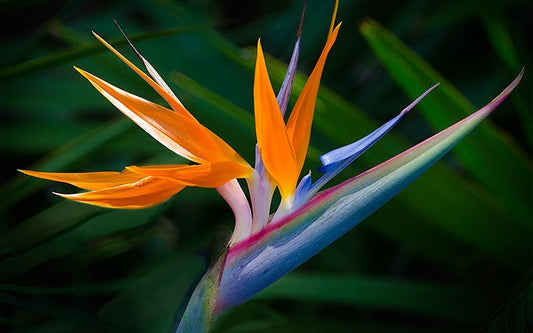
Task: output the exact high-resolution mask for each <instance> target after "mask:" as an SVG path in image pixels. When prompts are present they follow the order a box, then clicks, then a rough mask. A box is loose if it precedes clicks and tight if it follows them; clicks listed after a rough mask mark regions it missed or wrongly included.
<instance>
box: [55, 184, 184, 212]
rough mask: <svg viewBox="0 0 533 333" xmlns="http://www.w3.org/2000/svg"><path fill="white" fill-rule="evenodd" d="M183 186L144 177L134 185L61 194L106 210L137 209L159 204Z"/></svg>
mask: <svg viewBox="0 0 533 333" xmlns="http://www.w3.org/2000/svg"><path fill="white" fill-rule="evenodd" d="M184 187H185V185H182V184H178V183H176V182H173V181H171V180H168V179H161V178H153V177H145V178H143V179H141V180H139V181H137V182H135V183H132V184H126V185H120V186H116V187H111V188H107V189H102V190H98V191H92V192H86V193H78V194H61V193H55V194H57V195H59V196H61V197H63V198H66V199H70V200H74V201H79V202H83V203H86V204H90V205H95V206H100V207H108V208H127V209H138V208H146V207H151V206H154V205H157V204H158V203H161V202H163V201H165V200H167V199H168V198H170V197H171V196H173V195H174V194H176V193H178V192H179V191H181V190H182V189H183V188H184Z"/></svg>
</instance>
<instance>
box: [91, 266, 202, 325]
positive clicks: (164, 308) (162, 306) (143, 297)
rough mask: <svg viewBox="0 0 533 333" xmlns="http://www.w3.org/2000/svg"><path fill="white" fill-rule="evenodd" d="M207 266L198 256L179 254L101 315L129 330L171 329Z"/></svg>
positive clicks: (143, 278) (110, 304)
mask: <svg viewBox="0 0 533 333" xmlns="http://www.w3.org/2000/svg"><path fill="white" fill-rule="evenodd" d="M204 269H205V265H204V263H203V261H202V260H200V259H198V258H189V257H182V256H176V257H175V258H174V259H172V260H170V261H169V262H167V263H165V264H162V265H160V266H159V267H157V268H155V269H154V270H152V271H151V272H150V273H148V274H147V275H146V276H144V277H142V278H140V279H138V280H137V281H136V282H134V283H133V284H132V285H131V286H130V287H129V288H128V289H126V290H125V291H124V292H122V293H120V294H119V295H118V296H117V297H115V298H114V299H113V300H111V301H110V302H109V303H107V304H106V305H104V306H103V307H102V308H101V309H100V310H99V311H98V317H99V318H100V319H101V320H104V321H106V322H110V323H114V324H116V325H117V326H120V327H122V328H124V329H126V330H127V331H128V332H146V333H167V332H169V331H170V330H171V328H172V326H173V324H174V323H175V321H176V320H177V319H178V318H177V315H178V310H179V306H180V304H181V303H183V302H184V301H186V300H185V299H184V297H185V296H186V295H187V293H188V292H189V290H190V288H191V287H192V286H193V283H194V282H195V281H196V280H197V279H198V278H199V275H200V274H201V273H202V271H203V270H204Z"/></svg>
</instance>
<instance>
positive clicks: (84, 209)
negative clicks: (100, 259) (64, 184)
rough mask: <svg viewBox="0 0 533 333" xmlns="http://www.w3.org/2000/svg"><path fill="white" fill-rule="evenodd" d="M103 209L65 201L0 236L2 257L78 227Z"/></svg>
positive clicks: (0, 253)
mask: <svg viewBox="0 0 533 333" xmlns="http://www.w3.org/2000/svg"><path fill="white" fill-rule="evenodd" d="M101 211H102V209H101V208H98V207H94V206H89V205H80V204H79V203H77V202H73V201H69V200H64V201H62V202H60V203H58V204H56V205H54V206H52V207H50V208H48V209H46V210H44V211H43V212H41V213H40V214H37V215H35V216H33V217H32V218H30V219H28V220H27V221H24V222H22V223H20V224H17V225H16V226H14V227H13V228H11V229H9V230H8V231H5V232H4V233H2V234H1V235H0V255H4V254H6V253H11V252H22V251H24V250H26V249H27V248H29V247H32V246H35V245H37V244H39V243H42V242H45V241H46V240H47V239H50V238H51V237H52V236H55V235H56V234H58V233H60V232H64V231H66V230H68V229H71V228H73V227H76V226H78V225H79V224H81V223H83V222H86V221H87V220H89V219H90V218H92V217H94V215H96V214H97V213H99V212H101Z"/></svg>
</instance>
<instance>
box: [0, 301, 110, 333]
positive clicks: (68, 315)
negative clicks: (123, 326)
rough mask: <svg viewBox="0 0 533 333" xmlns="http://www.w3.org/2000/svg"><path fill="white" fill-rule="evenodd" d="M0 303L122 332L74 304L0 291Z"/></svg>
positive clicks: (87, 325) (95, 328)
mask: <svg viewBox="0 0 533 333" xmlns="http://www.w3.org/2000/svg"><path fill="white" fill-rule="evenodd" d="M0 303H1V304H6V305H12V306H15V307H17V308H19V309H23V310H26V311H29V312H31V313H34V314H38V315H41V316H45V317H50V318H58V319H66V320H68V321H69V322H72V323H76V324H81V325H83V326H85V327H90V328H91V329H93V330H96V331H100V332H106V331H115V332H120V331H117V327H116V326H114V325H111V324H107V323H104V322H102V321H100V320H98V319H97V318H96V316H94V315H93V314H90V313H87V312H85V311H82V310H78V309H76V307H73V306H65V305H62V304H58V303H55V302H51V301H47V300H41V299H35V298H31V297H21V296H17V297H15V296H11V295H9V294H5V293H0Z"/></svg>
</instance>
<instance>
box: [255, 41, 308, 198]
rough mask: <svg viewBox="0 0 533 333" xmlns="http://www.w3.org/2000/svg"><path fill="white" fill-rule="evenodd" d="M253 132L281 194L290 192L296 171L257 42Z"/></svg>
mask: <svg viewBox="0 0 533 333" xmlns="http://www.w3.org/2000/svg"><path fill="white" fill-rule="evenodd" d="M254 113H255V131H256V135H257V144H258V146H259V152H260V153H261V157H262V159H263V162H264V163H265V167H266V169H267V170H268V172H269V174H270V175H271V176H272V178H273V179H274V182H275V183H276V184H277V185H278V187H279V190H280V192H281V196H282V197H284V198H285V197H289V196H292V195H293V194H294V189H295V188H296V181H297V180H298V171H297V168H296V158H295V155H294V150H293V148H292V145H291V142H290V141H289V136H288V135H287V129H286V127H285V122H284V121H283V117H282V116H281V111H280V109H279V105H278V102H277V101H276V96H275V95H274V91H273V90H272V85H271V83H270V79H269V77H268V72H267V69H266V64H265V58H264V56H263V50H262V48H261V43H260V41H258V42H257V60H256V64H255V77H254Z"/></svg>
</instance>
